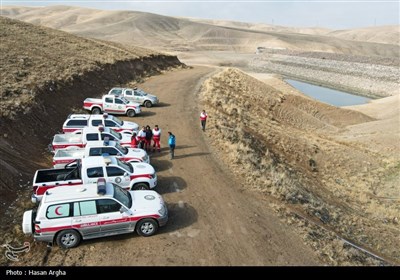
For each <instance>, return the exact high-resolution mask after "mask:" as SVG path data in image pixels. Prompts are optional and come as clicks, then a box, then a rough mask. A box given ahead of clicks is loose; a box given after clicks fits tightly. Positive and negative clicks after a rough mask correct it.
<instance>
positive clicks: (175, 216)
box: [80, 202, 198, 247]
mask: <svg viewBox="0 0 400 280" xmlns="http://www.w3.org/2000/svg"><path fill="white" fill-rule="evenodd" d="M167 208H168V222H167V224H166V225H165V226H163V227H161V228H159V231H158V232H157V233H156V234H155V235H154V236H157V235H160V234H165V233H171V232H174V231H177V230H182V229H184V228H186V227H188V226H190V225H192V224H193V223H195V222H196V221H197V219H198V213H197V211H196V209H194V208H193V207H192V206H190V205H189V204H188V203H186V202H179V203H167ZM132 238H142V237H141V236H139V235H138V234H137V233H136V232H134V233H133V232H132V233H128V234H120V235H114V236H109V237H101V238H94V239H89V240H83V241H82V243H81V244H80V246H82V247H85V246H90V245H92V244H96V243H98V242H115V241H126V240H128V239H132Z"/></svg>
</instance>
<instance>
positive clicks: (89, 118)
mask: <svg viewBox="0 0 400 280" xmlns="http://www.w3.org/2000/svg"><path fill="white" fill-rule="evenodd" d="M98 126H103V127H110V128H112V129H114V130H115V131H116V132H120V133H128V134H130V135H132V132H136V133H137V132H138V130H139V125H138V124H137V123H134V122H128V121H123V120H120V119H119V118H117V117H115V116H111V115H109V114H107V113H105V114H103V115H84V114H71V115H69V116H68V118H67V119H66V120H65V122H64V124H63V128H62V129H63V132H64V133H79V132H77V131H81V130H82V129H83V128H84V127H98Z"/></svg>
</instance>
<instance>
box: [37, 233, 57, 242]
mask: <svg viewBox="0 0 400 280" xmlns="http://www.w3.org/2000/svg"><path fill="white" fill-rule="evenodd" d="M33 238H34V239H35V241H41V242H53V240H54V234H37V233H35V234H34V235H33Z"/></svg>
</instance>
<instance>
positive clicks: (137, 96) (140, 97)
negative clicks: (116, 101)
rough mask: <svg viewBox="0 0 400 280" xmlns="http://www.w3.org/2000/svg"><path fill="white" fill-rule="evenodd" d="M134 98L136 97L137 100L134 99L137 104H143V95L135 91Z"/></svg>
mask: <svg viewBox="0 0 400 280" xmlns="http://www.w3.org/2000/svg"><path fill="white" fill-rule="evenodd" d="M134 96H135V99H134V100H135V102H137V103H139V104H142V102H143V98H142V94H141V93H140V92H138V91H136V90H135V93H134Z"/></svg>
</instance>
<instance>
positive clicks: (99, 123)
mask: <svg viewBox="0 0 400 280" xmlns="http://www.w3.org/2000/svg"><path fill="white" fill-rule="evenodd" d="M101 124H102V123H101V120H92V126H99V125H101Z"/></svg>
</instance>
